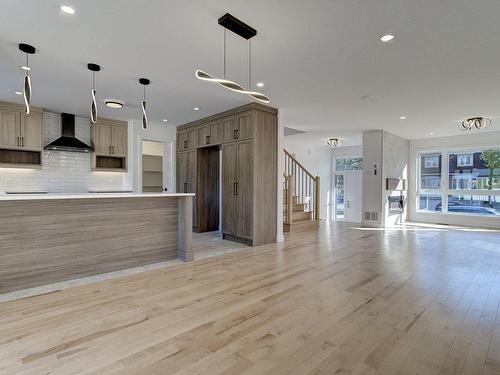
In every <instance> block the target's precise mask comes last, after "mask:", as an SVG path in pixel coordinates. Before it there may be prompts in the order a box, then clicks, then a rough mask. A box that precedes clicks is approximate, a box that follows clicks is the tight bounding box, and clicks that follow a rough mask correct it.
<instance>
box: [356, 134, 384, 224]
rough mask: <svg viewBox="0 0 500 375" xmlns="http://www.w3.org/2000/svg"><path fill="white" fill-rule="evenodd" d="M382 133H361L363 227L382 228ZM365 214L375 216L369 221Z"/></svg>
mask: <svg viewBox="0 0 500 375" xmlns="http://www.w3.org/2000/svg"><path fill="white" fill-rule="evenodd" d="M382 139H383V131H382V130H370V131H365V132H363V210H362V211H361V212H362V223H363V225H364V226H382V225H383V221H382V199H381V197H382V152H383V150H382V145H383V141H382ZM365 213H370V215H373V214H375V215H376V217H371V218H370V220H368V219H366V218H365Z"/></svg>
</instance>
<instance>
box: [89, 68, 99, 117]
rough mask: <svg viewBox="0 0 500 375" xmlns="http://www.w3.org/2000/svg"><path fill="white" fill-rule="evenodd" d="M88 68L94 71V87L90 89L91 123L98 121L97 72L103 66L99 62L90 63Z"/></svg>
mask: <svg viewBox="0 0 500 375" xmlns="http://www.w3.org/2000/svg"><path fill="white" fill-rule="evenodd" d="M87 68H88V70H90V71H91V72H92V89H91V90H90V96H91V103H90V123H91V124H95V123H96V122H97V101H96V99H95V95H96V91H95V72H99V71H100V70H101V67H100V66H99V65H97V64H93V63H88V64H87Z"/></svg>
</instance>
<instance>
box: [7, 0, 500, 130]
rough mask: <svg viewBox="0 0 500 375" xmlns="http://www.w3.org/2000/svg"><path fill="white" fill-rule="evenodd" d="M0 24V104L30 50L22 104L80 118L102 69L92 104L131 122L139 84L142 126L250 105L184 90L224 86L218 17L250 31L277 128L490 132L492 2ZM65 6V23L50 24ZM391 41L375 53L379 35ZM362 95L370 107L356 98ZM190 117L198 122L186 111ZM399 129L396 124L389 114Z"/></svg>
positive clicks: (497, 93) (118, 12) (289, 6)
mask: <svg viewBox="0 0 500 375" xmlns="http://www.w3.org/2000/svg"><path fill="white" fill-rule="evenodd" d="M1 4H2V6H1V12H0V100H5V101H18V102H21V97H19V96H16V95H14V94H13V92H14V91H15V90H19V89H20V86H21V83H22V74H23V73H22V71H21V70H20V69H19V68H18V67H19V65H21V64H23V63H24V56H23V55H22V54H21V53H20V52H19V51H18V49H17V44H18V43H19V42H25V43H29V44H32V45H34V46H35V47H36V48H37V49H38V52H37V54H36V55H35V56H34V57H33V58H32V59H31V63H32V67H33V70H32V80H33V104H34V105H37V106H42V107H45V108H47V109H49V110H54V111H65V112H72V113H75V114H77V115H85V114H86V113H87V112H88V104H89V93H88V91H89V85H90V73H89V72H88V71H87V69H86V63H87V62H95V63H98V64H100V65H102V67H103V70H102V71H101V72H100V73H98V75H97V92H98V97H99V99H101V100H102V99H104V98H108V97H111V98H118V99H121V100H124V101H125V103H126V108H125V109H123V110H121V111H116V110H109V109H105V108H104V106H103V105H102V104H101V106H100V111H101V112H100V114H101V115H103V116H107V117H114V118H121V119H127V118H138V117H139V106H138V105H137V103H138V101H139V100H140V99H141V96H142V88H141V87H140V85H139V84H138V82H137V79H138V78H139V77H142V76H144V77H147V78H150V79H151V81H152V84H151V86H150V88H149V91H148V96H149V98H150V100H149V102H150V103H149V108H150V119H151V120H152V121H161V119H162V118H165V117H166V118H168V119H169V122H168V123H169V124H173V125H178V124H181V123H184V122H188V121H191V120H194V119H197V118H201V117H204V116H207V115H210V114H214V113H217V112H220V111H222V110H226V109H229V108H232V107H235V106H238V105H242V104H245V103H247V102H248V99H247V97H246V96H242V95H238V94H236V93H233V92H230V91H227V90H224V89H223V88H221V87H218V86H214V85H211V84H208V83H206V82H201V81H198V80H197V79H195V77H194V71H195V69H197V68H200V69H203V70H205V71H207V72H208V73H211V74H213V75H220V74H221V52H222V47H221V46H222V29H221V28H220V26H218V25H217V19H218V17H220V16H221V15H223V14H224V13H226V12H230V13H232V14H233V15H235V16H236V17H238V18H241V19H242V20H244V21H246V22H247V23H249V24H250V25H252V26H253V27H255V28H256V29H257V30H258V33H259V34H258V35H257V37H256V38H254V39H253V44H252V48H253V56H254V68H253V77H254V83H255V82H257V81H263V82H265V87H264V88H263V89H262V91H263V92H264V93H266V94H268V95H269V96H270V98H271V101H272V102H271V105H273V106H275V107H278V108H281V109H283V114H284V121H285V125H286V126H289V127H292V128H295V129H299V130H305V131H309V132H318V133H321V134H325V137H327V134H331V135H332V136H333V135H337V136H344V135H345V134H353V133H356V132H359V131H361V130H364V129H376V128H378V129H385V130H388V131H391V132H393V133H395V134H398V135H400V136H403V137H406V138H410V139H416V138H425V137H428V136H429V133H430V132H434V133H435V136H445V135H454V134H461V131H460V130H458V126H457V124H458V123H459V122H460V121H461V120H462V119H464V118H466V117H468V116H472V115H485V116H487V117H490V118H492V120H493V126H492V127H491V128H490V129H491V130H499V129H500V120H499V119H498V117H499V115H500V108H499V105H500V68H499V66H500V65H499V63H500V37H499V35H500V22H499V19H500V1H498V0H481V1H470V0H411V1H410V0H406V1H401V0H377V1H366V0H335V1H334V0H330V1H326V0H325V1H319V0H314V1H313V0H309V1H304V0H254V1H243V0H238V1H236V0H220V1H215V0H211V1H203V0H189V1H185V0H169V1H164V0H163V1H162V0H148V1H131V0H129V1H125V0H122V1H102V0H67V1H66V0H60V1H52V0H44V1H40V0H23V1H21V0H3V1H2V2H1ZM61 4H67V5H71V6H73V7H74V8H75V9H76V12H77V13H76V14H75V15H73V16H68V15H64V14H61V13H60V11H59V5H61ZM386 32H392V33H395V35H396V39H395V40H394V41H393V42H391V43H389V44H383V43H382V42H380V40H379V37H380V36H381V35H382V34H384V33H386ZM246 61H247V44H246V42H245V41H244V40H242V39H240V38H238V37H236V36H233V35H229V39H228V74H229V76H228V78H230V79H233V80H235V81H238V82H241V83H244V84H246V77H247V75H246V74H247V73H246V68H247V66H246ZM363 95H371V96H373V98H374V101H373V102H364V101H362V100H361V97H362V96H363ZM193 106H199V107H200V108H201V110H200V111H198V112H195V111H193ZM402 115H404V116H407V120H404V121H402V120H400V119H399V117H400V116H402Z"/></svg>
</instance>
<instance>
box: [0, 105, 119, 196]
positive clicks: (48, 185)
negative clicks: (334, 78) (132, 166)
mask: <svg viewBox="0 0 500 375" xmlns="http://www.w3.org/2000/svg"><path fill="white" fill-rule="evenodd" d="M75 128H76V129H75V130H76V137H77V138H78V139H80V140H82V141H83V142H85V143H87V144H90V125H89V121H88V119H85V118H81V117H77V118H76V119H75ZM60 136H61V118H60V114H58V113H50V112H44V114H43V145H44V146H45V145H46V144H48V143H50V142H52V141H53V140H55V139H56V138H58V137H60ZM91 157H92V155H91V154H90V153H88V154H87V153H77V152H62V151H45V150H44V151H42V169H10V168H0V192H1V191H21V190H24V191H32V190H37V191H40V190H41V191H48V192H50V193H86V192H88V191H89V190H120V189H122V188H123V184H124V174H123V173H117V172H92V171H91V169H90V165H91V164H90V161H91Z"/></svg>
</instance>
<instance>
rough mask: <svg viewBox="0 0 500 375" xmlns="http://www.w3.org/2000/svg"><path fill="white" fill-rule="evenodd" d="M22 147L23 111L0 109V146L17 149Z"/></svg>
mask: <svg viewBox="0 0 500 375" xmlns="http://www.w3.org/2000/svg"><path fill="white" fill-rule="evenodd" d="M20 147H21V113H20V112H16V111H9V110H1V111H0V148H8V149H17V148H20Z"/></svg>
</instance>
